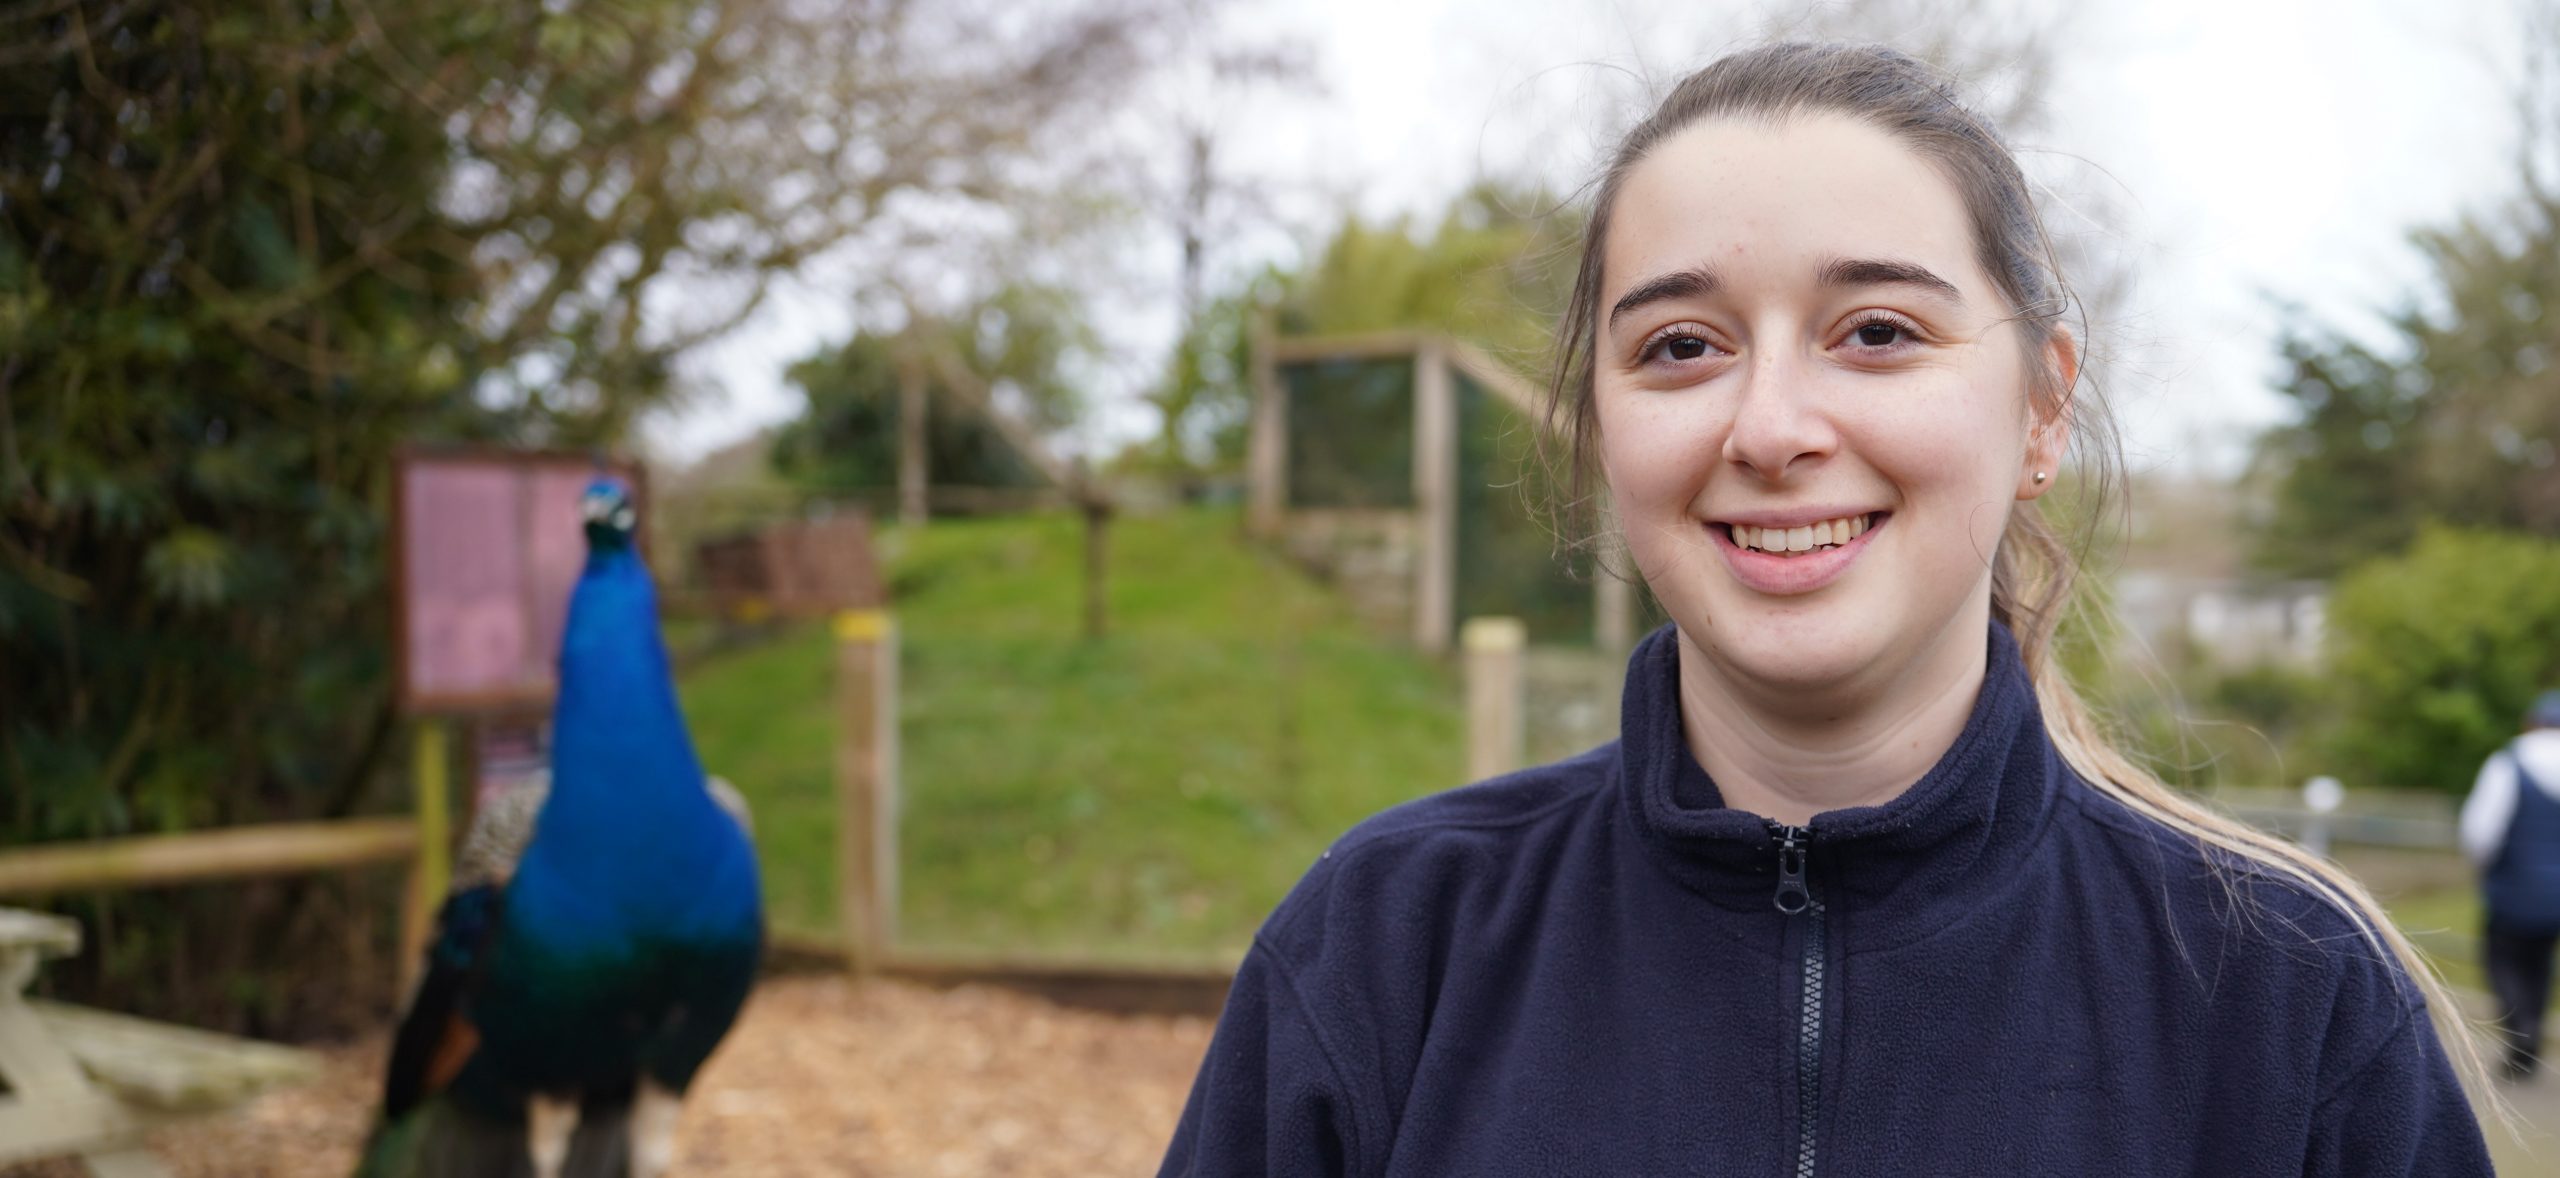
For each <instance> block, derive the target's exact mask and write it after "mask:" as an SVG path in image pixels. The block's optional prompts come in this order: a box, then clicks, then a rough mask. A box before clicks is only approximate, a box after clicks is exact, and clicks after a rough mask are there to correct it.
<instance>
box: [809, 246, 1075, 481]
mask: <svg viewBox="0 0 2560 1178" xmlns="http://www.w3.org/2000/svg"><path fill="white" fill-rule="evenodd" d="M1097 347H1098V345H1097V343H1096V342H1095V340H1094V338H1093V334H1092V332H1091V330H1090V329H1089V328H1088V327H1087V326H1086V325H1085V324H1084V323H1083V321H1082V320H1081V319H1080V318H1079V317H1078V315H1077V311H1076V302H1075V300H1074V299H1073V297H1072V296H1071V295H1069V294H1068V293H1067V292H1065V291H1062V290H1057V289H1051V288H1032V287H1012V288H1008V289H1006V290H1004V291H1001V292H999V293H998V294H997V295H996V296H995V297H994V298H991V299H989V300H987V301H986V302H984V303H981V304H980V305H978V306H977V307H975V308H973V309H972V310H971V311H970V312H969V313H968V314H966V315H964V316H961V317H959V318H958V319H957V320H956V321H948V322H942V323H935V324H930V325H923V326H919V327H916V328H914V329H911V330H910V331H908V332H903V333H899V334H896V335H881V334H874V333H868V332H865V333H860V334H857V335H855V336H854V337H853V339H851V340H849V341H847V342H846V343H844V344H842V345H840V346H837V347H832V348H827V349H825V350H823V351H821V352H819V353H817V354H816V355H813V356H810V357H809V358H807V359H804V360H802V361H800V362H799V363H797V364H794V365H792V366H791V370H790V373H789V376H790V379H791V382H792V383H793V384H795V385H797V386H799V388H800V391H801V392H802V394H803V395H805V396H806V397H807V398H808V401H809V407H808V409H807V411H806V412H804V413H803V414H802V415H801V416H800V417H798V418H796V419H794V420H793V421H792V422H791V423H790V424H788V425H785V426H784V427H783V428H782V430H781V431H780V432H779V433H778V434H777V435H776V436H775V438H774V444H773V466H774V470H775V472H776V473H778V474H780V475H782V476H783V477H784V478H786V479H788V480H789V481H791V482H792V483H793V484H795V485H797V486H799V487H801V488H802V489H803V490H805V491H807V492H808V493H810V494H813V495H821V496H824V495H842V494H847V493H852V492H860V491H869V490H877V489H880V488H886V487H894V486H896V485H897V484H898V445H899V425H900V422H899V413H900V405H901V399H900V392H901V382H902V381H903V380H904V379H907V377H908V376H909V373H910V371H911V372H912V375H913V378H914V379H916V380H918V381H920V382H921V383H922V384H923V386H924V389H925V394H926V396H925V400H926V403H927V405H928V406H929V409H928V411H927V413H926V416H925V422H926V428H925V453H926V461H925V466H926V469H927V470H928V471H929V472H930V475H931V481H932V482H933V483H935V484H937V485H943V486H966V487H1029V486H1039V485H1041V484H1042V483H1044V482H1046V481H1047V479H1048V476H1047V474H1046V473H1045V472H1044V471H1042V470H1041V469H1040V468H1039V467H1038V466H1037V465H1036V464H1035V463H1034V462H1032V461H1031V460H1030V459H1029V458H1028V457H1027V456H1025V455H1024V454H1023V453H1022V452H1021V451H1020V449H1019V448H1018V447H1017V446H1016V445H1015V443H1014V441H1013V440H1012V439H1010V438H1008V437H1006V436H1005V434H1004V432H1003V431H1002V430H1000V429H998V428H996V426H995V425H994V424H993V423H992V422H991V421H990V420H989V419H988V416H987V414H986V412H985V410H984V408H983V407H981V406H979V405H977V404H975V403H974V401H973V399H972V398H971V397H970V396H969V395H968V394H967V393H966V392H964V391H961V390H956V389H954V388H952V387H951V384H950V381H949V380H948V379H947V376H946V374H945V373H944V372H943V371H942V370H941V368H940V366H939V365H938V364H937V363H936V362H935V360H936V353H937V351H938V352H939V355H940V357H941V358H944V359H956V360H957V361H958V362H960V363H961V364H963V365H964V366H965V370H966V371H967V372H968V373H970V374H971V375H973V376H975V377H976V378H978V381H979V382H981V383H983V384H984V385H986V386H989V387H992V388H994V389H996V390H997V391H998V393H999V395H1001V396H1003V397H1004V399H1005V402H1006V404H1005V406H1003V407H1002V408H1003V411H1008V412H1012V411H1016V410H1018V411H1019V415H1020V417H1021V418H1022V419H1023V424H1024V426H1025V427H1026V428H1027V429H1028V430H1029V431H1030V432H1031V433H1033V434H1034V435H1038V434H1045V433H1048V432H1052V431H1055V430H1056V429H1058V428H1060V427H1062V426H1065V425H1066V424H1068V423H1069V422H1071V421H1072V420H1074V418H1075V415H1076V413H1077V411H1078V409H1079V407H1080V400H1079V397H1078V395H1077V390H1076V389H1075V387H1074V385H1073V384H1072V383H1071V382H1070V379H1069V376H1068V372H1069V370H1070V366H1071V365H1072V364H1073V363H1074V362H1075V360H1076V359H1077V358H1078V357H1080V356H1083V355H1089V354H1091V353H1092V352H1093V351H1095V350H1096V348H1097Z"/></svg>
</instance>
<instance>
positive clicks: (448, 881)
mask: <svg viewBox="0 0 2560 1178" xmlns="http://www.w3.org/2000/svg"><path fill="white" fill-rule="evenodd" d="M445 738H446V734H445V724H444V721H442V720H434V719H428V720H420V721H418V730H417V735H416V743H415V746H414V747H413V748H412V750H411V756H412V760H411V762H410V777H411V779H412V781H413V783H414V785H415V787H416V789H417V801H418V857H417V858H416V859H413V860H411V861H410V867H409V897H408V899H409V904H408V911H407V913H406V914H405V915H404V916H403V918H402V920H401V922H400V951H401V960H400V978H401V988H402V989H404V990H405V989H408V988H410V987H412V986H414V985H415V984H416V982H417V978H418V969H419V966H420V964H421V963H422V962H423V961H424V959H425V954H426V951H427V938H428V937H430V936H433V935H434V933H435V921H436V909H437V908H438V907H440V906H442V905H443V903H444V894H445V891H446V889H448V888H450V887H452V886H453V839H452V831H451V815H452V813H453V809H452V807H453V801H452V799H453V787H452V780H451V773H452V769H451V761H450V760H449V758H448V757H447V755H446V751H447V750H446V739H445Z"/></svg>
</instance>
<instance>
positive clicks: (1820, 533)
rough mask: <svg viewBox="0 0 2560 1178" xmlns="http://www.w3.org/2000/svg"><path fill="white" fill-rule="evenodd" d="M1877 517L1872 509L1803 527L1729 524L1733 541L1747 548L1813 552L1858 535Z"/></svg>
mask: <svg viewBox="0 0 2560 1178" xmlns="http://www.w3.org/2000/svg"><path fill="white" fill-rule="evenodd" d="M1874 518H1875V515H1874V513H1873V512H1869V513H1867V514H1865V515H1845V516H1842V517H1840V518H1839V519H1827V520H1824V521H1822V522H1821V523H1818V524H1814V525H1812V526H1810V527H1802V528H1755V527H1752V526H1750V525H1748V524H1729V525H1727V526H1728V527H1729V528H1731V529H1732V531H1733V542H1734V543H1735V544H1738V545H1740V546H1742V547H1744V548H1749V549H1753V550H1755V551H1759V552H1779V553H1786V552H1811V551H1813V550H1814V549H1816V548H1836V547H1839V546H1840V545H1842V544H1846V543H1848V542H1849V541H1851V540H1855V539H1857V538H1858V536H1859V535H1860V534H1861V533H1864V532H1865V531H1866V530H1867V525H1868V523H1869V522H1870V521H1871V520H1873V519H1874Z"/></svg>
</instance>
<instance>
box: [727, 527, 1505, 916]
mask: <svg viewBox="0 0 2560 1178" xmlns="http://www.w3.org/2000/svg"><path fill="white" fill-rule="evenodd" d="M881 552H882V556H883V558H884V563H885V565H886V569H887V575H888V576H889V578H890V582H891V586H892V595H893V597H894V599H895V601H896V613H897V619H898V625H899V627H900V631H901V642H902V646H903V658H902V660H901V664H900V673H901V676H902V680H903V681H902V684H901V687H902V699H901V706H900V725H901V727H900V740H901V741H902V743H903V748H902V749H901V756H902V760H903V764H902V774H901V776H902V778H903V786H904V802H905V806H906V812H905V816H904V821H903V823H902V826H901V830H900V840H901V844H900V853H901V855H902V856H903V875H902V880H901V886H902V889H903V893H904V894H903V905H902V913H901V920H902V930H901V939H902V940H903V941H904V942H906V943H908V944H911V945H928V946H937V947H968V948H980V949H1014V950H1024V949H1037V950H1067V949H1073V950H1077V951H1080V952H1092V953H1099V954H1107V955H1113V956H1148V955H1160V954H1187V953H1195V952H1200V951H1215V950H1233V949H1238V948H1241V947H1242V946H1243V944H1244V943H1245V941H1246V940H1247V939H1248V938H1249V937H1250V936H1251V934H1252V931H1253V929H1254V928H1255V926H1256V925H1258V924H1259V923H1260V921H1261V920H1262V918H1263V916H1264V915H1266V914H1267V913H1268V912H1269V911H1270V909H1271V907H1272V906H1273V905H1274V904H1276V903H1278V901H1279V899H1280V897H1281V896H1282V895H1283V894H1285V893H1286V891H1287V890H1288V887H1289V885H1290V884H1291V883H1293V882H1294V881H1295V880H1296V879H1297V877H1298V876H1299V875H1300V874H1301V873H1303V872H1304V871H1305V869H1306V866H1307V864H1308V863H1310V862H1312V861H1313V860H1314V858H1315V857H1316V855H1317V854H1319V853H1320V852H1322V850H1323V849H1324V847H1325V846H1326V845H1327V844H1328V843H1330V842H1331V841H1332V839H1333V838H1334V837H1335V836H1336V835H1338V834H1339V833H1340V832H1341V831H1342V830H1344V829H1345V828H1347V827H1348V826H1350V825H1351V824H1352V823H1354V822H1356V821H1358V820H1359V819H1360V818H1362V817H1365V816H1367V815H1369V814H1371V813H1374V812H1376V811H1378V810H1380V809H1383V808H1385V807H1387V806H1390V805H1393V804H1395V803H1397V802H1399V801H1403V800H1405V799H1407V798H1411V797H1415V796H1419V795H1421V794H1424V793H1428V792H1431V791H1434V790H1439V789H1444V788H1447V787H1449V786H1451V785H1454V784H1457V783H1458V780H1459V777H1460V776H1461V773H1462V770H1463V768H1464V759H1463V758H1464V752H1463V744H1462V723H1463V720H1462V716H1461V713H1460V707H1459V704H1460V697H1459V692H1458V686H1457V683H1456V680H1455V677H1454V673H1453V672H1452V671H1451V670H1449V669H1448V668H1445V667H1443V666H1442V665H1440V664H1438V663H1436V662H1433V661H1431V660H1428V659H1425V658H1422V657H1420V656H1417V655H1415V654H1413V653H1412V652H1411V651H1409V650H1407V649H1405V648H1404V647H1402V646H1400V645H1399V644H1398V643H1396V642H1395V641H1394V640H1393V639H1390V638H1384V637H1381V636H1378V635H1374V634H1371V633H1368V632H1366V631H1364V630H1363V629H1361V628H1360V627H1359V626H1358V625H1357V624H1356V623H1355V622H1354V621H1353V620H1352V618H1351V616H1350V614H1349V612H1348V611H1347V609H1346V608H1345V607H1344V606H1343V604H1342V603H1341V602H1340V601H1339V600H1338V599H1336V598H1335V597H1334V596H1333V595H1332V594H1331V593H1330V592H1329V591H1327V590H1326V589H1325V588H1324V587H1323V586H1321V585H1319V584H1317V583H1315V582H1313V581H1311V580H1310V579H1308V578H1307V577H1306V576H1304V575H1303V574H1301V573H1300V572H1298V571H1297V570H1296V569H1295V568H1293V567H1291V566H1289V565H1288V564H1286V563H1285V562H1283V561H1281V560H1279V559H1278V558H1276V557H1273V556H1271V555H1269V554H1267V553H1264V552H1262V551H1260V550H1258V549H1255V548H1252V547H1249V546H1247V545H1245V544H1244V543H1242V542H1241V540H1240V538H1239V525H1238V520H1237V517H1236V514H1235V513H1234V512H1233V511H1231V510H1207V509H1201V510H1186V511H1181V512H1176V513H1172V514H1167V515H1161V516H1142V517H1132V518H1124V519H1121V520H1119V521H1117V522H1115V523H1114V525H1113V528H1112V558H1113V560H1112V583H1111V591H1110V599H1111V623H1112V633H1111V635H1110V637H1108V638H1106V639H1104V640H1102V641H1100V642H1088V641H1085V640H1084V639H1083V638H1082V637H1080V631H1079V625H1080V616H1081V613H1080V611H1081V609H1082V604H1081V598H1080V589H1079V581H1078V577H1079V570H1080V568H1081V561H1082V534H1081V529H1080V525H1079V523H1078V522H1077V521H1076V519H1075V518H1074V517H1072V516H1067V515H1055V516H1035V517H1017V518H1006V519H989V520H959V521H937V522H935V523H934V524H933V525H932V526H930V527H928V528H924V529H921V530H919V531H916V532H912V533H908V532H901V531H899V530H896V529H890V530H888V531H886V532H884V534H883V535H882V537H881ZM833 656H834V652H833V649H832V643H831V640H830V639H829V637H828V636H827V634H826V632H825V630H824V628H823V627H819V626H810V627H805V628H802V629H798V630H794V631H790V632H788V633H786V634H784V635H783V636H781V637H780V638H778V639H776V640H775V641H772V642H768V643H762V644H758V645H755V646H751V647H746V648H742V649H739V650H736V651H733V652H730V653H728V654H724V655H719V656H714V657H712V658H710V659H708V660H705V661H702V662H699V663H697V664H695V665H694V666H693V667H692V668H691V669H690V670H688V671H687V673H686V674H685V676H684V678H683V682H682V685H681V686H682V690H683V695H684V702H685V710H686V713H687V715H688V717H689V718H690V721H691V723H692V726H693V731H694V736H695V739H696V740H697V742H698V743H699V744H700V746H701V752H702V757H703V761H704V764H705V765H706V766H708V767H709V768H710V769H711V770H712V771H713V772H716V773H720V774H722V775H723V776H726V777H728V778H729V779H730V780H732V781H734V782H735V783H737V785H738V786H739V788H740V789H741V790H743V791H745V792H746V794H747V795H748V797H749V798H750V799H751V800H752V801H753V802H754V804H755V807H756V816H757V826H758V837H759V839H760V840H761V842H762V846H763V849H764V854H765V863H766V874H767V885H766V886H767V890H768V893H769V895H770V903H771V907H772V912H773V918H774V922H775V924H776V925H777V927H779V928H781V929H784V930H788V931H792V932H801V933H813V934H826V933H830V932H832V930H833V929H834V927H835V915H834V911H833V900H832V896H833V891H834V861H833V849H834V838H835V828H834V801H833V793H832V790H833V778H832V761H831V759H832V756H833V743H832V742H833V732H832V727H831V725H832V722H833V714H834V713H833V704H832V676H833Z"/></svg>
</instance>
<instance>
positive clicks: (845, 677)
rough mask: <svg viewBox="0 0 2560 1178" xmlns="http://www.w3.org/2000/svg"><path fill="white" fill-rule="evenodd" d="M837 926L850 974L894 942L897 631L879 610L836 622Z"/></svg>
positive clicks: (871, 964)
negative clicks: (841, 931)
mask: <svg viewBox="0 0 2560 1178" xmlns="http://www.w3.org/2000/svg"><path fill="white" fill-rule="evenodd" d="M835 634H836V701H837V704H836V706H837V712H836V919H837V921H838V923H839V927H841V928H842V929H843V930H844V940H845V953H846V955H847V956H848V957H850V958H851V959H852V962H853V967H854V968H855V969H856V970H873V969H878V968H879V967H880V965H881V963H882V962H883V961H884V960H885V959H886V958H887V956H888V954H889V951H890V949H891V948H892V947H893V946H894V945H896V943H897V936H898V630H897V625H896V623H895V622H893V621H892V620H891V619H890V617H889V614H888V611H886V610H878V609H857V610H846V611H844V612H843V613H839V614H837V615H836V620H835Z"/></svg>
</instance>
